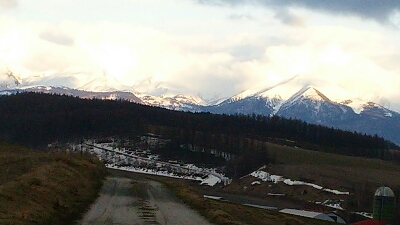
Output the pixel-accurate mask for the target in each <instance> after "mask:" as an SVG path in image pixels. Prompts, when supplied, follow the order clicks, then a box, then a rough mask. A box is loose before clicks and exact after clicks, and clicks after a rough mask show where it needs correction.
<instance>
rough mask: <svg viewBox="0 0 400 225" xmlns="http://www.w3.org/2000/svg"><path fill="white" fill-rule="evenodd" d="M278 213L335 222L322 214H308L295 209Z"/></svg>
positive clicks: (308, 212)
mask: <svg viewBox="0 0 400 225" xmlns="http://www.w3.org/2000/svg"><path fill="white" fill-rule="evenodd" d="M279 212H282V213H287V214H292V215H296V216H302V217H308V218H314V219H320V220H326V221H331V222H336V221H334V220H333V219H332V218H331V217H330V216H328V215H326V214H324V213H319V212H310V211H304V210H297V209H282V210H280V211H279Z"/></svg>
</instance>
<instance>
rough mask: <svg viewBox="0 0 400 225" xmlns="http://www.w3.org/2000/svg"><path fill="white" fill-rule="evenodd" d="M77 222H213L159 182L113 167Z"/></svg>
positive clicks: (92, 224) (164, 224) (97, 224)
mask: <svg viewBox="0 0 400 225" xmlns="http://www.w3.org/2000/svg"><path fill="white" fill-rule="evenodd" d="M76 224H78V225H110V224H118V225H148V224H160V225H167V224H171V225H172V224H173V225H180V224H182V225H183V224H185V225H191V224H193V225H195V224H205V225H207V224H210V223H209V222H208V221H206V220H205V219H204V218H203V217H201V216H200V215H199V214H198V213H197V212H195V211H194V210H192V209H190V208H188V207H187V206H186V205H184V204H183V203H182V202H181V201H180V200H179V199H178V198H176V197H175V196H174V195H173V193H172V192H171V191H170V190H168V189H167V188H166V187H165V186H164V185H162V184H161V183H159V182H156V181H153V180H149V179H145V178H143V177H142V176H140V175H139V174H135V173H128V172H119V171H112V172H111V175H110V176H109V177H107V179H106V180H105V182H104V185H103V187H102V189H101V192H100V196H99V197H98V199H97V200H96V202H95V203H94V204H93V205H92V207H91V208H90V210H89V211H88V212H87V213H86V214H85V215H84V217H83V219H82V220H81V221H79V222H77V223H76Z"/></svg>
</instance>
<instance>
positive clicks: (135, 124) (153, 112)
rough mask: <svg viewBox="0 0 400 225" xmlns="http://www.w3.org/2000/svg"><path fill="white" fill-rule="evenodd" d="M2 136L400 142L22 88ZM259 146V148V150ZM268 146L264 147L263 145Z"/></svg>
mask: <svg viewBox="0 0 400 225" xmlns="http://www.w3.org/2000/svg"><path fill="white" fill-rule="evenodd" d="M0 124H1V126H0V138H1V139H2V140H4V141H8V142H12V143H18V144H23V145H25V146H29V147H42V146H45V145H47V144H49V143H51V142H55V141H59V142H67V141H69V140H71V139H82V138H93V137H99V136H121V137H134V136H137V135H139V134H143V133H146V132H153V133H156V134H160V135H163V136H165V137H169V138H174V139H177V140H179V142H180V143H183V144H191V145H192V146H199V147H203V148H205V149H218V150H220V151H224V152H229V153H234V154H237V155H242V154H244V153H245V152H247V151H248V150H249V149H250V150H251V149H255V150H257V151H259V150H260V149H263V148H264V147H263V144H262V143H263V142H276V143H280V144H285V145H293V146H297V147H303V148H308V149H313V150H319V151H326V152H332V153H337V154H344V155H354V156H363V157H371V158H387V157H388V154H389V151H388V149H390V148H398V147H397V146H396V145H395V144H393V143H391V142H389V141H387V140H385V139H383V138H381V137H378V136H376V135H375V136H371V135H366V134H360V133H357V132H350V131H342V130H339V129H335V128H329V127H324V126H321V125H314V124H308V123H306V122H303V121H300V120H295V119H286V118H282V117H279V116H271V117H269V116H262V115H255V114H253V115H217V114H211V113H193V112H182V111H173V110H167V109H163V108H158V107H152V106H146V105H141V104H136V103H132V102H128V101H124V100H99V99H80V98H77V97H72V96H66V95H57V94H43V93H19V94H14V95H9V96H2V97H0ZM255 150H254V151H255ZM260 151H262V150H260Z"/></svg>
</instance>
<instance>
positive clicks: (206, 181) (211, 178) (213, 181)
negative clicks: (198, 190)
mask: <svg viewBox="0 0 400 225" xmlns="http://www.w3.org/2000/svg"><path fill="white" fill-rule="evenodd" d="M217 183H221V179H219V178H218V177H216V176H214V175H212V174H210V175H208V177H207V178H206V179H204V180H203V181H202V182H201V183H200V185H203V184H206V185H208V186H214V185H216V184H217Z"/></svg>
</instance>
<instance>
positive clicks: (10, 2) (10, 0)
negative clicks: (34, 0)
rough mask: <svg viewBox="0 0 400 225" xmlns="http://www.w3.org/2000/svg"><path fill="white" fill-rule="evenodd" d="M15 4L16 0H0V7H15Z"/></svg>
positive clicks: (16, 3) (16, 4)
mask: <svg viewBox="0 0 400 225" xmlns="http://www.w3.org/2000/svg"><path fill="white" fill-rule="evenodd" d="M17 6H18V2H17V0H0V7H3V8H16V7H17Z"/></svg>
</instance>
